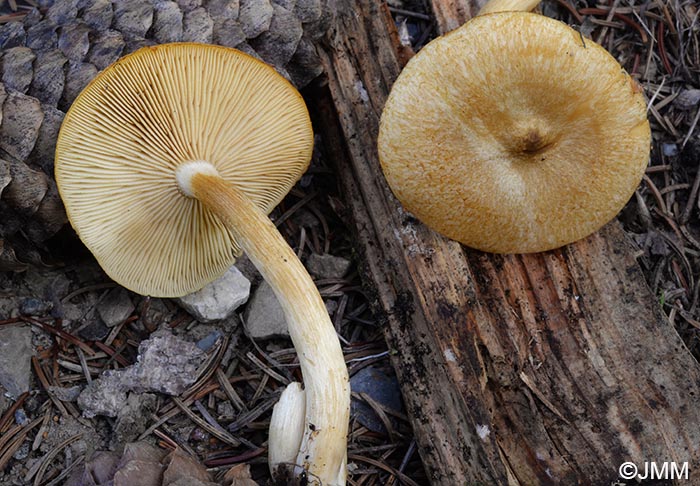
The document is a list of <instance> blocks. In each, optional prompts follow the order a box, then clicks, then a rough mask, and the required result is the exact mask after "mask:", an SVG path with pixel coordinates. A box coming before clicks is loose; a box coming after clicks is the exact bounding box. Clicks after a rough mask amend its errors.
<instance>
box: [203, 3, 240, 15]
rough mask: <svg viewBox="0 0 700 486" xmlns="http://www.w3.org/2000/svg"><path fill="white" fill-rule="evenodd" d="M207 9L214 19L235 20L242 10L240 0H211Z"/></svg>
mask: <svg viewBox="0 0 700 486" xmlns="http://www.w3.org/2000/svg"><path fill="white" fill-rule="evenodd" d="M207 10H208V11H209V15H211V16H212V18H213V19H214V20H216V19H226V20H235V19H237V18H238V12H239V10H240V2H239V0H209V1H208V2H207Z"/></svg>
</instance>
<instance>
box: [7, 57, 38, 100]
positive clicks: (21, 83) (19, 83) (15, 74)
mask: <svg viewBox="0 0 700 486" xmlns="http://www.w3.org/2000/svg"><path fill="white" fill-rule="evenodd" d="M34 59H36V54H34V52H33V51H32V50H31V49H29V48H28V47H13V48H11V49H7V50H6V51H5V52H4V54H3V56H2V82H3V83H4V84H5V87H6V88H8V89H13V90H15V91H19V92H20V93H25V92H26V91H27V89H28V88H29V85H30V84H32V79H34V67H33V64H34Z"/></svg>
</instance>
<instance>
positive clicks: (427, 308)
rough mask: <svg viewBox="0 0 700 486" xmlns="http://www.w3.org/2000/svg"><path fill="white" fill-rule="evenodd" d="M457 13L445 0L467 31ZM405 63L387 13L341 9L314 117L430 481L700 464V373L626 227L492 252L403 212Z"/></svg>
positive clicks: (557, 480) (528, 478) (564, 479)
mask: <svg viewBox="0 0 700 486" xmlns="http://www.w3.org/2000/svg"><path fill="white" fill-rule="evenodd" d="M452 4H453V3H452V2H450V1H442V0H435V1H434V2H433V5H434V6H435V7H436V8H435V10H436V12H437V11H440V10H439V9H440V8H442V11H443V12H453V13H450V14H445V15H449V18H450V19H451V20H452V21H454V22H458V21H460V18H458V17H456V14H455V13H454V11H453V10H450V8H451V7H450V5H452ZM447 7H450V8H447ZM399 52H400V51H399V48H398V42H397V41H396V36H395V30H394V26H393V23H392V22H391V19H390V17H389V16H388V14H387V11H386V9H385V7H384V6H383V5H382V4H379V3H378V2H374V1H371V0H358V1H355V2H348V3H346V4H343V5H340V2H339V4H338V13H337V21H336V24H335V27H334V29H333V31H332V32H331V34H330V35H329V36H328V38H327V41H326V46H325V50H324V53H323V54H322V58H323V61H324V64H325V67H326V70H327V73H328V84H329V92H330V95H328V96H330V97H331V98H328V97H326V98H325V102H323V100H321V102H320V103H319V106H320V108H319V109H318V112H317V113H316V114H315V117H316V118H317V122H319V126H321V127H322V130H323V134H324V140H325V146H326V150H327V151H328V152H329V154H330V155H331V157H332V158H333V159H334V160H335V161H336V164H337V169H338V172H339V179H340V181H341V185H342V188H343V190H344V194H345V196H346V197H345V199H346V203H347V212H348V220H349V221H352V222H353V224H354V227H355V230H356V243H357V244H356V247H357V249H358V253H359V254H360V255H361V257H362V258H361V259H362V262H363V265H364V266H363V268H362V272H363V275H364V279H365V281H366V283H367V286H368V287H369V288H371V289H373V291H374V295H373V297H374V300H375V310H376V312H377V314H378V315H379V316H380V318H381V320H382V321H383V325H384V328H385V335H386V338H387V341H388V343H389V345H390V347H391V348H392V349H394V350H395V351H396V353H395V355H394V357H393V364H394V366H395V368H396V371H397V374H398V376H399V379H400V381H401V384H402V393H403V396H404V400H405V402H406V406H407V409H408V411H409V413H410V416H411V420H412V423H413V426H414V429H415V434H416V439H417V442H418V444H419V448H420V452H421V457H422V459H423V461H424V464H425V466H426V470H427V472H428V474H429V477H430V480H431V484H434V485H444V486H448V485H449V486H453V485H455V484H489V485H491V484H498V485H501V484H503V485H506V484H508V485H528V486H529V485H534V484H561V485H571V484H581V485H587V484H590V485H598V484H610V483H611V482H612V481H614V480H615V479H616V478H617V468H618V467H619V466H620V464H622V463H623V462H625V461H634V462H636V463H638V464H642V463H643V462H644V461H652V460H655V461H678V462H685V461H688V462H689V468H690V470H691V471H692V470H694V469H696V468H697V467H698V466H700V427H698V425H700V407H698V406H697V397H698V396H700V367H699V366H698V363H697V362H696V361H695V360H694V358H693V357H692V356H691V355H690V353H689V352H688V351H687V349H686V348H685V346H684V345H683V342H682V341H681V339H680V337H679V336H678V334H677V333H676V331H675V330H674V329H673V327H672V326H671V325H670V323H669V322H668V320H667V319H666V317H665V315H664V314H663V313H662V312H661V310H660V308H659V306H658V302H657V300H656V298H655V296H654V295H652V294H651V292H650V290H649V288H648V286H647V284H646V282H645V281H644V277H643V275H642V273H641V270H640V268H639V266H638V265H637V263H636V261H635V260H634V258H633V256H632V255H633V254H634V248H633V247H632V244H631V242H630V240H629V238H628V237H627V236H626V235H625V233H624V231H623V230H622V228H621V227H620V225H619V223H618V222H617V221H613V222H611V223H610V224H608V225H607V226H606V227H604V228H603V229H602V230H601V231H599V232H598V233H596V234H594V235H592V236H590V237H589V238H587V239H585V240H583V241H580V242H578V243H576V244H573V245H569V246H567V247H565V248H563V249H560V250H555V251H551V252H547V253H539V254H533V255H490V254H485V253H481V252H478V251H474V250H470V249H466V248H464V247H462V246H461V245H459V244H457V243H455V242H452V241H449V240H447V239H445V238H443V237H441V236H440V235H437V234H436V233H434V232H432V231H431V230H429V229H428V228H426V227H425V226H423V225H422V224H421V223H420V222H418V221H417V220H416V219H415V218H413V217H412V216H411V215H410V214H408V213H406V212H404V211H403V210H402V208H401V206H400V205H399V203H398V202H397V201H396V199H395V198H394V197H393V195H392V194H391V192H390V190H389V189H388V187H387V185H386V183H385V182H384V179H383V176H382V175H381V171H380V168H379V162H378V159H377V152H376V136H377V129H378V123H379V117H380V114H381V109H382V107H383V104H384V101H385V99H386V96H387V95H388V92H389V90H390V88H391V85H392V83H393V81H394V79H395V78H396V76H398V73H399V72H400V69H401V66H402V63H403V62H405V60H406V58H407V56H406V53H405V52H403V53H401V54H399Z"/></svg>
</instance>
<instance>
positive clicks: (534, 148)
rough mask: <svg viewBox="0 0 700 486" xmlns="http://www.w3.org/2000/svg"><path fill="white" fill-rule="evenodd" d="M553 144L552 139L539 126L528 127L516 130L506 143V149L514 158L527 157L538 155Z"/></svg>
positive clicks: (548, 133) (548, 132)
mask: <svg viewBox="0 0 700 486" xmlns="http://www.w3.org/2000/svg"><path fill="white" fill-rule="evenodd" d="M553 143H554V137H553V136H552V134H551V133H550V131H548V130H544V129H542V127H540V126H528V127H526V128H524V129H521V130H516V131H515V133H514V134H513V137H512V138H511V139H510V143H508V145H509V146H508V149H509V150H510V152H511V153H512V154H513V155H515V156H525V157H529V156H532V155H540V154H541V153H542V152H544V151H545V150H547V148H549V147H550V146H551V145H552V144H553Z"/></svg>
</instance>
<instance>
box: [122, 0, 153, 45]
mask: <svg viewBox="0 0 700 486" xmlns="http://www.w3.org/2000/svg"><path fill="white" fill-rule="evenodd" d="M152 24H153V5H151V3H150V2H144V1H143V0H120V1H118V2H114V28H115V29H116V30H118V31H119V32H121V33H123V34H124V37H125V38H126V39H141V38H143V37H145V36H146V32H148V29H150V28H151V25H152Z"/></svg>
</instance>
